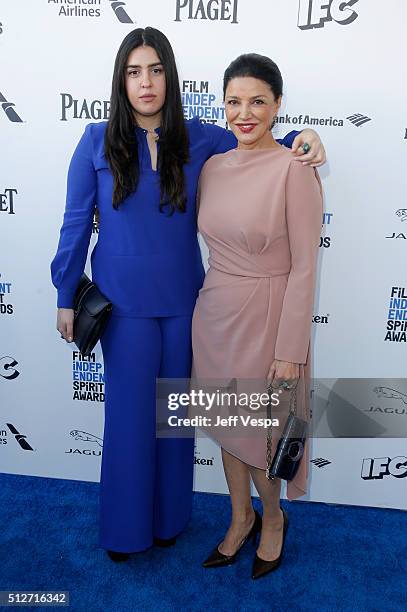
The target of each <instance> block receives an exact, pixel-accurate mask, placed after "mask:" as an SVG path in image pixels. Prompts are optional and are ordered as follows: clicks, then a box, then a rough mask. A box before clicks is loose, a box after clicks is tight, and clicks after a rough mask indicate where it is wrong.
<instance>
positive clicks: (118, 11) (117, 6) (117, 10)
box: [110, 0, 133, 23]
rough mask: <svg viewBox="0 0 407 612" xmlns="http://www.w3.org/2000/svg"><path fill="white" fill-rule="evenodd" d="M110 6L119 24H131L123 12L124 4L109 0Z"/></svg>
mask: <svg viewBox="0 0 407 612" xmlns="http://www.w3.org/2000/svg"><path fill="white" fill-rule="evenodd" d="M110 6H111V7H112V9H113V10H114V14H115V15H116V17H117V19H118V20H119V21H120V23H133V22H132V20H131V19H130V17H129V16H128V14H127V13H126V11H125V10H124V8H123V7H124V6H126V3H125V2H118V1H117V0H110Z"/></svg>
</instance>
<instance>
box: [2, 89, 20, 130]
mask: <svg viewBox="0 0 407 612" xmlns="http://www.w3.org/2000/svg"><path fill="white" fill-rule="evenodd" d="M0 104H1V108H2V109H3V111H4V112H5V114H6V117H7V119H9V121H11V122H12V123H22V122H23V120H22V119H21V117H20V116H19V115H18V114H17V113H16V111H15V110H14V108H13V106H15V104H14V102H7V100H6V98H5V97H4V96H3V94H2V93H1V92H0Z"/></svg>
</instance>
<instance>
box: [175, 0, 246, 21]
mask: <svg viewBox="0 0 407 612" xmlns="http://www.w3.org/2000/svg"><path fill="white" fill-rule="evenodd" d="M237 8H238V0H176V2H175V19H174V21H183V20H184V19H194V20H197V19H199V20H202V19H207V20H209V21H228V22H229V23H238V19H237Z"/></svg>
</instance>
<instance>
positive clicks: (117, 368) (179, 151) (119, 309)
mask: <svg viewBox="0 0 407 612" xmlns="http://www.w3.org/2000/svg"><path fill="white" fill-rule="evenodd" d="M295 136H296V133H291V134H290V135H289V136H288V137H287V139H286V144H287V145H290V144H291V143H292V141H293V139H294V137H295ZM305 141H308V143H309V144H310V146H311V150H310V152H309V153H308V155H304V157H303V159H304V160H306V161H307V162H308V163H313V164H319V163H322V162H323V161H324V152H323V147H322V145H321V142H320V140H319V138H318V135H317V134H315V133H314V132H312V131H311V130H307V131H306V132H304V133H303V134H302V135H300V136H299V137H297V139H296V141H295V143H294V144H295V147H296V148H297V149H299V147H300V146H301V145H302V144H303V143H304V142H305ZM236 142H237V141H236V138H235V137H234V135H233V134H232V133H231V132H228V131H226V130H224V129H222V128H220V127H217V126H213V125H204V124H201V123H200V121H199V120H198V119H193V120H191V121H185V120H184V117H183V109H182V103H181V94H180V88H179V81H178V73H177V68H176V64H175V59H174V54H173V51H172V48H171V45H170V43H169V41H168V40H167V38H166V37H165V36H164V34H162V33H161V32H159V31H158V30H156V29H154V28H145V29H142V28H138V29H136V30H134V31H132V32H130V33H129V34H128V35H127V36H126V38H125V39H124V40H123V42H122V44H121V46H120V48H119V51H118V53H117V57H116V62H115V66H114V74H113V83H112V96H111V111H110V118H109V120H108V121H107V122H101V123H96V124H95V123H94V124H89V125H87V126H86V129H85V131H84V134H83V136H82V138H81V140H80V142H79V144H78V145H77V147H76V150H75V152H74V154H73V157H72V160H71V163H70V167H69V172H68V188H67V200H66V209H65V216H64V222H63V225H62V228H61V234H60V239H59V245H58V250H57V253H56V255H55V258H54V260H53V261H52V264H51V271H52V280H53V283H54V285H55V287H56V288H57V290H58V302H57V306H58V319H57V328H58V330H59V331H60V333H61V335H62V336H63V337H64V338H65V339H66V340H67V341H68V342H71V341H72V338H73V310H72V305H73V298H74V294H75V290H76V287H77V285H78V281H79V279H80V276H81V274H82V272H83V269H84V266H85V262H86V257H87V251H88V246H89V240H90V236H91V232H92V221H93V216H94V212H95V206H96V207H97V211H98V214H99V236H98V242H97V244H96V246H95V248H94V250H93V252H92V256H91V263H92V277H93V281H94V282H95V283H96V284H97V286H98V287H99V289H100V290H101V292H102V293H103V294H104V295H105V296H106V297H107V298H108V299H109V300H110V301H111V302H112V303H113V314H112V317H111V319H110V321H109V324H108V326H107V328H106V330H105V332H104V334H103V336H102V339H101V345H102V351H103V360H104V367H105V427H104V443H103V457H102V470H101V489H100V494H101V497H100V538H99V542H100V545H101V546H102V547H103V548H105V549H107V551H108V554H109V556H110V557H111V558H112V559H114V560H123V559H125V558H127V555H128V553H130V552H136V551H141V550H144V549H146V548H148V547H149V546H151V544H152V543H153V542H155V543H156V544H158V545H163V546H165V545H170V544H173V543H174V542H175V537H176V536H177V535H178V534H179V533H180V532H181V531H182V530H183V529H184V527H185V525H186V524H187V521H188V519H189V515H190V510H191V501H192V475H193V450H194V441H193V440H192V439H157V438H156V433H155V397H156V389H155V385H156V378H188V377H189V376H190V368H191V358H192V356H191V318H192V312H193V309H194V305H195V301H196V297H197V294H198V291H199V289H200V287H201V286H202V283H203V279H204V268H203V265H202V260H201V254H200V249H199V245H198V240H197V232H196V209H195V197H196V190H197V183H198V178H199V174H200V171H201V168H202V166H203V164H204V163H205V161H206V160H207V159H208V158H209V157H211V156H212V155H214V154H215V153H221V152H224V151H227V150H229V149H231V148H233V147H235V146H236Z"/></svg>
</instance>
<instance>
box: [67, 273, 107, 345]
mask: <svg viewBox="0 0 407 612" xmlns="http://www.w3.org/2000/svg"><path fill="white" fill-rule="evenodd" d="M111 314H112V303H111V302H109V301H108V300H107V299H106V298H105V296H104V295H102V293H101V292H100V291H99V289H98V288H97V286H96V285H95V283H93V282H92V281H91V280H90V278H89V277H88V276H87V275H86V274H82V276H81V279H80V281H79V284H78V288H77V290H76V293H75V297H74V323H73V339H74V342H75V344H76V346H77V347H78V349H79V351H80V352H81V354H82V355H83V357H88V356H89V355H90V354H91V352H92V350H93V349H94V347H95V345H96V343H97V342H98V341H99V340H100V337H101V335H102V333H103V331H104V329H105V327H106V325H107V323H108V321H109V318H110V315H111Z"/></svg>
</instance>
